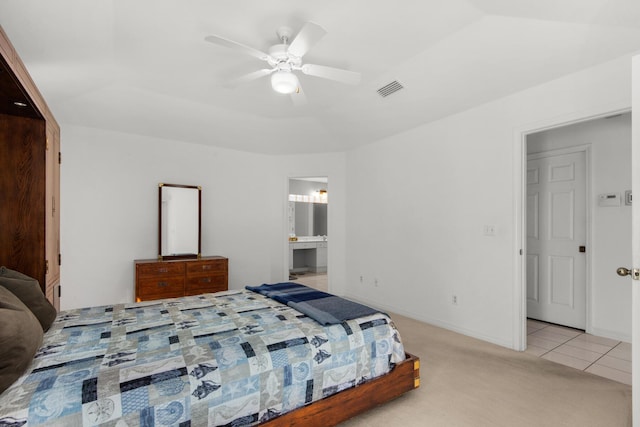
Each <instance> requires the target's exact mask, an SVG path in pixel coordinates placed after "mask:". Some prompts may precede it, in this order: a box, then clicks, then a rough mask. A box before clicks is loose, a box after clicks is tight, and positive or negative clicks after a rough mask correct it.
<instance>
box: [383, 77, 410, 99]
mask: <svg viewBox="0 0 640 427" xmlns="http://www.w3.org/2000/svg"><path fill="white" fill-rule="evenodd" d="M402 88H404V86H402V84H401V83H400V82H399V81H397V80H394V81H392V82H391V83H389V84H388V85H385V86H382V87H381V88H380V89H378V95H380V96H381V97H383V98H386V97H387V96H389V95H391V94H392V93H396V92H397V91H399V90H400V89H402Z"/></svg>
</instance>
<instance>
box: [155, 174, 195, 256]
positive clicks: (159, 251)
mask: <svg viewBox="0 0 640 427" xmlns="http://www.w3.org/2000/svg"><path fill="white" fill-rule="evenodd" d="M163 187H175V188H191V189H194V190H197V191H198V252H197V253H195V254H191V253H186V254H175V255H163V254H162V188H163ZM201 244H202V187H200V186H198V185H181V184H165V183H162V182H161V183H160V184H158V260H161V261H162V260H174V259H199V258H200V257H201V256H202V251H201Z"/></svg>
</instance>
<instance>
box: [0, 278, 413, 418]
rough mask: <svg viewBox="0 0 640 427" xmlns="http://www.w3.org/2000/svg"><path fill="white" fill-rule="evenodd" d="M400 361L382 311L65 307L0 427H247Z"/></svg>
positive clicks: (250, 300) (229, 298)
mask: <svg viewBox="0 0 640 427" xmlns="http://www.w3.org/2000/svg"><path fill="white" fill-rule="evenodd" d="M403 359H404V349H403V346H402V342H401V340H400V337H399V335H398V332H397V331H396V329H395V327H394V325H393V323H392V321H391V320H390V319H389V317H387V316H386V315H384V314H381V313H377V314H372V315H368V316H365V317H360V318H357V319H353V320H348V321H344V322H341V323H338V324H332V325H325V326H322V325H320V324H319V323H317V322H315V321H314V320H312V319H311V318H309V317H307V316H306V315H304V314H302V313H300V312H299V311H296V310H294V309H293V308H291V307H288V306H286V305H283V304H281V303H279V302H277V301H275V300H273V299H270V298H268V297H267V296H264V295H261V294H257V293H255V292H250V291H246V290H243V291H227V292H219V293H216V294H204V295H198V296H191V297H184V298H176V299H167V300H160V301H150V302H144V303H137V304H118V305H112V306H102V307H91V308H84V309H76V310H69V311H64V312H61V313H60V314H59V315H58V318H57V319H56V321H55V322H54V324H53V326H52V327H51V329H50V330H49V331H48V332H47V333H46V334H45V339H44V342H43V345H42V348H41V349H40V350H39V351H38V353H37V354H36V356H35V358H34V361H33V363H32V366H31V368H30V371H29V372H27V373H26V374H25V375H23V376H22V377H21V378H20V379H19V380H18V381H17V382H16V383H15V384H13V385H12V386H11V387H10V388H9V389H7V390H6V391H5V392H4V393H3V394H1V395H0V426H23V425H24V426H38V425H43V426H65V427H70V426H94V425H103V426H117V427H125V426H130V427H134V426H149V427H151V426H180V427H186V426H205V425H210V426H226V425H228V426H245V425H246V426H250V425H255V424H258V423H259V422H262V421H266V420H269V419H271V418H273V417H275V416H277V415H279V414H282V413H285V412H288V411H291V410H293V409H296V408H298V407H301V406H304V405H307V404H309V403H311V402H312V401H315V400H319V399H322V398H324V397H327V396H329V395H332V394H334V393H337V392H339V391H341V390H343V389H345V388H348V387H353V386H357V385H358V384H359V383H361V382H363V381H366V380H367V379H371V378H374V377H377V376H380V375H383V374H385V373H387V372H388V371H390V370H391V369H392V368H393V366H394V364H395V363H398V362H400V361H402V360H403Z"/></svg>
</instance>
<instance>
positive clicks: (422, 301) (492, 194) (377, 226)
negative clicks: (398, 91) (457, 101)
mask: <svg viewBox="0 0 640 427" xmlns="http://www.w3.org/2000/svg"><path fill="white" fill-rule="evenodd" d="M630 94H631V87H630V59H629V58H628V57H623V58H620V59H618V60H615V61H611V62H609V63H605V64H601V65H599V66H596V67H593V68H591V69H588V70H585V71H582V72H580V73H576V74H573V75H570V76H566V77H564V78H562V79H558V80H555V81H552V82H549V83H546V84H544V85H541V86H538V87H535V88H531V89H529V90H526V91H523V92H520V93H517V94H514V95H512V96H509V97H506V98H503V99H501V100H498V101H495V102H492V103H489V104H486V105H483V106H480V107H478V108H474V109H472V110H468V111H466V112H463V113H461V114H457V115H454V116H450V117H447V118H445V119H443V120H440V121H438V122H434V123H431V124H428V125H424V126H421V127H419V128H416V129H413V130H410V131H407V132H406V133H404V134H401V135H397V136H395V137H391V138H387V139H385V140H382V141H380V142H377V143H374V144H371V145H368V146H365V147H362V148H359V149H356V150H352V151H351V152H349V153H348V156H347V170H348V174H347V182H348V199H347V200H348V203H347V231H348V233H347V275H346V279H347V283H348V284H349V286H348V289H347V292H346V294H347V295H349V296H353V297H357V298H359V299H361V300H364V301H367V302H369V303H371V304H373V305H377V306H379V307H382V308H385V309H387V310H390V311H396V312H399V313H403V314H406V315H408V316H411V317H414V318H417V319H420V320H424V321H427V322H430V323H433V324H437V325H441V326H444V327H447V328H450V329H453V330H457V331H460V332H463V333H466V334H469V335H472V336H475V337H479V338H482V339H485V340H488V341H491V342H495V343H498V344H501V345H504V346H508V347H512V348H520V343H519V341H518V340H519V339H520V337H521V336H522V333H521V325H523V323H522V322H521V321H518V319H521V318H522V314H521V313H520V312H521V311H522V309H521V306H522V301H523V297H522V290H523V289H522V288H518V286H519V284H518V278H519V277H520V275H519V272H518V269H519V268H520V267H519V266H520V261H521V259H520V258H519V256H518V255H517V253H518V250H519V247H518V243H519V239H521V237H520V236H519V232H521V230H519V229H518V222H519V220H518V218H517V216H518V215H519V213H518V209H521V207H520V208H519V207H518V206H519V203H521V198H522V191H521V187H522V185H521V182H514V181H518V180H520V181H521V177H522V165H521V161H522V156H523V154H522V145H521V144H522V143H521V139H522V138H521V134H522V132H525V131H530V130H534V129H538V128H541V127H544V126H551V125H554V124H559V123H562V122H566V121H570V120H576V119H578V118H579V117H584V116H589V115H596V114H600V113H603V112H606V111H614V110H617V109H620V108H625V107H626V108H628V107H629V106H630V102H631V101H630ZM484 225H495V227H496V236H495V237H486V236H484V235H483V226H484ZM360 276H363V279H364V280H363V283H360V280H359V278H360ZM376 279H377V281H378V286H377V287H376V286H375V281H376ZM454 294H455V295H456V296H457V297H458V304H457V305H453V304H452V303H451V299H452V295H454Z"/></svg>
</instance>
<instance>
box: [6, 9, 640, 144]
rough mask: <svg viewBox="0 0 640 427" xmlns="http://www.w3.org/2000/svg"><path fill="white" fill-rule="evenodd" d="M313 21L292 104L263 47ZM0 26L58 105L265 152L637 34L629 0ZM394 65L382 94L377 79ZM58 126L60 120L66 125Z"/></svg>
mask: <svg viewBox="0 0 640 427" xmlns="http://www.w3.org/2000/svg"><path fill="white" fill-rule="evenodd" d="M307 21H313V22H315V23H318V24H320V25H322V26H323V27H324V28H325V29H326V30H327V32H328V34H327V35H326V36H325V37H324V38H323V39H322V40H321V41H320V42H319V43H318V44H317V45H315V46H314V47H313V48H312V49H311V50H310V51H309V53H308V54H307V55H305V58H304V59H305V62H309V63H315V64H322V65H329V66H333V67H338V68H345V69H349V70H353V71H359V72H361V73H362V76H363V77H362V82H361V83H360V85H358V86H348V85H342V84H340V83H336V82H333V81H329V80H324V79H318V78H316V77H311V76H306V75H301V76H300V81H301V84H302V86H303V88H304V91H305V93H306V96H307V99H308V104H307V105H305V106H302V107H295V106H293V104H292V103H291V100H290V99H289V97H288V96H286V95H279V94H277V93H275V92H273V90H272V89H271V87H270V84H269V79H268V78H263V79H259V80H255V81H252V82H250V83H247V84H244V85H241V86H238V87H235V88H232V87H229V85H228V84H227V83H228V82H229V81H230V80H231V79H233V78H234V77H238V76H240V75H244V74H247V73H249V72H251V71H255V70H257V69H260V68H264V65H265V64H264V63H263V62H261V61H260V60H258V59H256V58H253V57H251V56H245V55H243V54H242V53H238V52H235V51H232V50H229V49H226V48H224V47H220V46H217V45H213V44H211V43H207V42H205V41H204V37H205V36H207V35H210V34H217V35H220V36H224V37H227V38H230V39H232V40H235V41H238V42H240V43H243V44H245V45H249V46H252V47H255V48H257V49H260V50H267V49H268V48H269V46H271V45H273V44H276V43H277V42H278V40H277V37H276V34H275V31H276V30H277V29H278V28H279V27H281V26H283V25H287V26H290V27H292V28H293V29H294V32H297V30H298V29H299V28H300V27H301V26H302V25H303V24H304V23H305V22H307ZM0 25H2V27H3V28H4V30H5V32H6V33H7V34H8V35H9V38H10V39H11V40H12V42H13V44H14V46H15V47H16V49H17V51H18V53H19V55H20V56H21V57H22V59H23V61H24V62H25V64H26V65H27V68H28V69H29V71H30V73H31V74H32V76H33V78H34V80H35V81H36V84H37V85H38V87H39V88H40V90H41V92H42V93H43V95H44V97H45V99H47V102H48V104H49V106H50V107H51V109H52V110H53V113H54V115H55V116H56V118H57V120H58V121H59V122H60V123H61V124H62V125H63V126H64V124H74V125H81V126H89V127H96V128H103V129H111V130H116V131H122V132H127V133H134V134H140V135H148V136H152V137H158V138H167V139H173V140H178V141H187V142H195V143H200V144H209V145H215V146H220V147H227V148H233V149H238V150H243V151H252V152H260V153H268V154H293V153H319V152H332V151H343V150H348V149H350V148H353V147H356V146H359V145H362V144H367V143H371V142H374V141H376V140H378V139H380V138H384V137H387V136H390V135H393V134H397V133H399V132H403V131H405V130H407V129H410V128H412V127H415V126H418V125H420V124H423V123H426V122H430V121H433V120H437V119H439V118H442V117H444V116H447V115H450V114H453V113H456V112H459V111H463V110H466V109H469V108H472V107H473V106H476V105H479V104H482V103H485V102H488V101H491V100H494V99H497V98H500V97H503V96H505V95H508V94H511V93H514V92H517V91H520V90H523V89H525V88H528V87H531V86H534V85H537V84H540V83H543V82H545V81H548V80H551V79H554V78H557V77H560V76H563V75H565V74H569V73H572V72H575V71H577V70H580V69H583V68H586V67H589V66H592V65H595V64H598V63H601V62H605V61H608V60H610V59H613V58H616V57H619V56H621V55H624V54H627V53H630V52H636V51H638V50H640V1H639V0H536V1H531V0H402V1H396V2H390V1H382V0H322V1H320V0H317V1H313V0H307V1H300V0H270V1H264V0H217V1H213V0H180V1H178V0H92V1H86V0H46V1H45V0H2V1H1V2H0ZM393 80H398V81H400V82H401V83H402V84H403V85H404V86H405V89H403V90H401V91H400V92H397V93H395V94H393V95H391V96H389V97H387V98H382V97H380V96H379V95H378V94H377V93H376V90H377V89H378V88H380V87H381V86H384V85H385V84H387V83H389V82H391V81H393ZM63 131H64V129H63Z"/></svg>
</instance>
